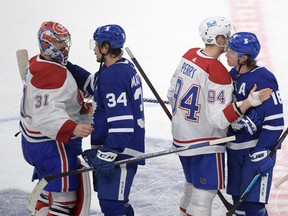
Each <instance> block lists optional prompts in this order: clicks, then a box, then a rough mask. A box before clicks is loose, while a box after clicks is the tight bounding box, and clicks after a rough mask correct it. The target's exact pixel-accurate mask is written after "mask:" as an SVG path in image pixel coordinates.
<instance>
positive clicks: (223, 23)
mask: <svg viewBox="0 0 288 216" xmlns="http://www.w3.org/2000/svg"><path fill="white" fill-rule="evenodd" d="M232 29H233V26H232V24H231V23H230V21H229V20H227V19H226V18H225V17H221V16H213V17H207V18H205V19H204V20H203V21H202V22H201V23H200V25H199V34H200V37H201V38H202V40H203V42H204V43H205V44H216V45H217V43H216V37H217V36H218V35H223V36H224V37H225V38H228V37H229V36H230V33H231V30H232Z"/></svg>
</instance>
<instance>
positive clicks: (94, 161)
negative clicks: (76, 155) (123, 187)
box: [82, 148, 117, 176]
mask: <svg viewBox="0 0 288 216" xmlns="http://www.w3.org/2000/svg"><path fill="white" fill-rule="evenodd" d="M82 157H83V159H84V160H85V161H86V162H87V163H88V164H89V166H90V167H94V168H95V170H96V172H95V175H104V176H105V175H111V174H112V173H113V172H114V169H115V163H114V160H115V159H116V157H117V153H116V152H114V151H113V150H111V149H105V148H100V149H89V150H85V151H84V152H83V154H82Z"/></svg>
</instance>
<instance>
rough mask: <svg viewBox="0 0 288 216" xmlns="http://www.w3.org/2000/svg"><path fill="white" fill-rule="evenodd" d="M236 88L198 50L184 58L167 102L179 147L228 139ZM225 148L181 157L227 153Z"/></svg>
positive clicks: (214, 61) (221, 69)
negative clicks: (233, 96)
mask: <svg viewBox="0 0 288 216" xmlns="http://www.w3.org/2000/svg"><path fill="white" fill-rule="evenodd" d="M232 92H233V84H232V79H231V76H230V74H229V72H228V71H227V69H226V68H225V67H224V66H223V65H222V63H221V62H220V61H219V60H217V59H215V58H212V57H208V56H206V55H205V54H204V53H203V51H202V50H201V49H199V48H193V49H190V50H189V51H188V52H186V53H185V54H184V55H183V57H182V58H181V61H180V64H179V66H178V67H177V69H176V72H175V74H174V76H173V78H172V79H171V84H170V88H169V89H168V94H167V96H168V99H169V101H170V103H171V105H172V112H173V118H172V135H173V142H174V145H176V146H185V145H193V143H197V142H198V141H204V140H211V139H215V138H222V137H226V133H227V128H228V126H229V124H230V123H231V122H232V121H233V120H235V119H236V118H237V117H238V115H237V114H236V112H235V110H234V108H233V106H232V104H231V101H232ZM224 151H225V145H216V146H208V147H204V148H200V149H197V150H189V151H185V152H183V153H181V155H183V156H184V155H187V156H188V155H197V154H209V153H215V152H224Z"/></svg>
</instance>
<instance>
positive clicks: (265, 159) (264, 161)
mask: <svg viewBox="0 0 288 216" xmlns="http://www.w3.org/2000/svg"><path fill="white" fill-rule="evenodd" d="M249 157H250V160H251V162H252V165H253V167H254V169H255V170H257V172H258V173H260V175H261V176H266V174H267V172H268V171H269V170H270V169H272V167H273V166H274V165H275V161H274V160H273V159H271V158H270V157H269V151H267V150H262V151H256V152H252V153H251V154H249Z"/></svg>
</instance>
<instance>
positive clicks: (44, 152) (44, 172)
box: [22, 136, 82, 192]
mask: <svg viewBox="0 0 288 216" xmlns="http://www.w3.org/2000/svg"><path fill="white" fill-rule="evenodd" d="M81 143H82V139H81V138H77V139H73V140H71V141H70V142H69V143H68V144H64V143H62V142H58V141H54V140H53V141H46V142H38V143H32V142H29V141H27V140H26V139H25V137H24V136H22V151H23V155H24V158H25V160H26V161H27V162H28V163H29V164H30V165H32V166H34V174H33V176H32V181H34V180H35V179H42V178H44V177H46V176H48V175H52V174H57V173H61V172H67V171H71V170H75V169H77V168H78V166H79V162H78V158H77V156H78V155H80V154H81V153H82V147H81V145H82V144H81ZM78 187H79V176H78V175H70V176H67V177H63V178H57V179H55V180H53V181H51V182H49V183H48V184H47V185H46V186H45V188H44V190H45V191H48V192H69V191H76V190H77V189H78Z"/></svg>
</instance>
